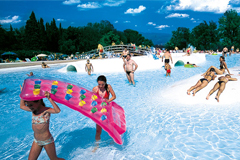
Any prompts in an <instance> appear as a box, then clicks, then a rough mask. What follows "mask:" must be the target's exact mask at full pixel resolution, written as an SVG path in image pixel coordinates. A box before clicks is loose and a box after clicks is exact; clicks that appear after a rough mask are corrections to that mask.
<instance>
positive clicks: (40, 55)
mask: <svg viewBox="0 0 240 160" xmlns="http://www.w3.org/2000/svg"><path fill="white" fill-rule="evenodd" d="M37 56H38V57H46V56H48V55H46V54H39V55H37Z"/></svg>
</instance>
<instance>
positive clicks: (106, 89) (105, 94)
mask: <svg viewBox="0 0 240 160" xmlns="http://www.w3.org/2000/svg"><path fill="white" fill-rule="evenodd" d="M97 83H98V85H97V86H95V87H94V88H93V89H92V91H93V92H94V93H96V94H98V95H99V96H100V97H102V98H103V99H105V100H106V102H108V103H110V102H112V101H113V100H114V99H116V95H115V92H114V91H113V89H112V86H111V85H110V84H107V78H106V77H105V76H104V75H101V76H99V77H98V78H97ZM110 94H111V95H112V97H111V98H110ZM109 98H110V99H109ZM101 133H102V128H101V127H100V126H99V125H98V124H96V136H95V139H96V142H98V141H100V140H101V137H100V136H101ZM98 146H99V145H98V144H97V146H96V147H95V148H94V150H93V152H95V151H96V150H97V148H98Z"/></svg>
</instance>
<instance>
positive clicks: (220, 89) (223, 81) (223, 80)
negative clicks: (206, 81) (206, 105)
mask: <svg viewBox="0 0 240 160" xmlns="http://www.w3.org/2000/svg"><path fill="white" fill-rule="evenodd" d="M218 80H219V81H218V82H217V83H216V84H215V85H214V87H213V89H212V90H211V91H210V92H209V94H208V95H207V97H206V99H207V100H208V99H209V97H210V96H211V95H212V94H213V93H214V92H215V91H216V90H218V92H217V95H216V97H215V99H216V100H217V102H219V96H220V95H221V93H222V92H223V91H224V89H225V86H226V83H227V82H228V81H237V78H232V77H231V76H230V75H229V74H226V75H225V76H221V77H219V78H218Z"/></svg>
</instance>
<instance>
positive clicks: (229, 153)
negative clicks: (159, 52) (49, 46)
mask: <svg viewBox="0 0 240 160" xmlns="http://www.w3.org/2000/svg"><path fill="white" fill-rule="evenodd" d="M239 58H240V55H232V56H231V57H227V58H226V62H227V64H228V67H229V68H231V67H235V66H239ZM218 59H219V56H208V55H207V56H206V60H207V61H206V62H205V63H202V64H201V68H193V69H187V68H184V67H174V68H173V69H172V74H171V77H167V78H166V77H165V71H164V70H163V69H160V70H159V69H158V70H151V71H139V72H136V74H135V80H136V87H133V86H129V85H128V82H127V79H126V76H125V74H124V73H121V72H120V73H112V72H111V73H104V74H105V76H106V77H107V79H108V83H109V84H111V85H112V87H113V89H114V91H115V92H116V95H117V98H116V101H115V102H117V103H118V104H119V105H121V106H122V107H123V108H124V110H125V115H126V121H127V131H126V133H125V134H124V136H123V140H124V143H123V145H121V146H120V145H117V144H115V143H114V142H113V140H112V138H111V137H110V136H109V135H108V134H107V133H106V132H103V134H102V136H101V138H102V142H101V144H100V148H99V149H98V150H97V152H96V153H92V152H91V151H92V149H93V146H94V140H95V123H94V122H93V121H92V120H91V119H89V118H86V117H84V116H83V115H81V114H80V113H79V112H76V111H73V110H71V109H69V108H68V107H66V106H64V105H61V104H59V106H60V108H61V110H62V112H61V113H59V114H56V115H51V122H50V131H51V133H52V135H53V137H54V139H55V144H56V150H57V154H58V156H59V157H62V158H65V159H76V160H78V159H104V160H105V159H107V160H108V159H134V160H138V159H141V160H142V159H239V158H240V152H239V149H238V148H239V147H240V139H239V134H240V130H239V129H240V121H239V120H240V118H239V111H240V109H239V107H238V106H239V105H237V104H234V105H231V106H222V105H221V104H218V106H217V107H216V106H211V105H194V106H191V105H182V104H178V103H177V102H174V101H165V100H164V98H163V97H162V96H160V95H158V93H159V92H161V90H164V89H165V88H167V87H168V86H171V85H172V84H174V83H175V82H177V81H179V80H184V79H186V78H189V77H191V76H193V75H196V74H200V73H203V72H204V71H205V70H206V69H207V68H208V67H209V66H210V65H214V66H219V61H218ZM146 65H151V63H150V64H146ZM64 66H65V65H60V66H53V67H51V68H50V69H40V68H30V69H22V70H18V71H17V72H16V71H13V70H10V71H4V72H1V71H0V77H1V84H0V88H4V87H7V90H6V91H5V92H4V93H2V94H0V96H1V97H0V103H1V109H0V116H1V119H0V124H1V127H0V128H1V129H0V137H1V138H0V159H14V160H15V159H27V157H28V154H29V150H30V148H31V145H32V141H33V131H32V129H31V113H30V112H29V113H28V112H25V111H23V110H21V109H20V106H19V103H20V98H19V94H20V88H19V84H21V83H22V82H23V80H24V79H25V78H26V77H27V76H26V74H27V73H29V72H30V71H32V72H33V73H34V74H35V75H37V76H48V77H56V78H63V79H67V80H70V81H75V82H77V83H80V84H82V85H84V86H85V87H86V88H88V89H91V88H93V87H94V86H96V85H97V82H96V79H97V77H98V76H99V73H96V74H93V75H92V76H88V75H87V74H79V73H69V72H68V73H61V72H58V70H59V69H61V68H63V67H64ZM173 92H174V91H173ZM163 94H164V93H163ZM45 102H46V104H47V106H50V103H49V102H48V101H45ZM39 159H48V157H47V154H46V152H45V151H44V150H43V152H42V153H41V155H40V157H39Z"/></svg>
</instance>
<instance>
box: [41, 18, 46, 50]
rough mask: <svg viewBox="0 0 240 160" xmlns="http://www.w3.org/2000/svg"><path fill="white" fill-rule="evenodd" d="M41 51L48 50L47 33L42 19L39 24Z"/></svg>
mask: <svg viewBox="0 0 240 160" xmlns="http://www.w3.org/2000/svg"><path fill="white" fill-rule="evenodd" d="M39 49H40V50H47V32H46V30H45V26H44V22H43V19H42V18H40V22H39Z"/></svg>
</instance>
